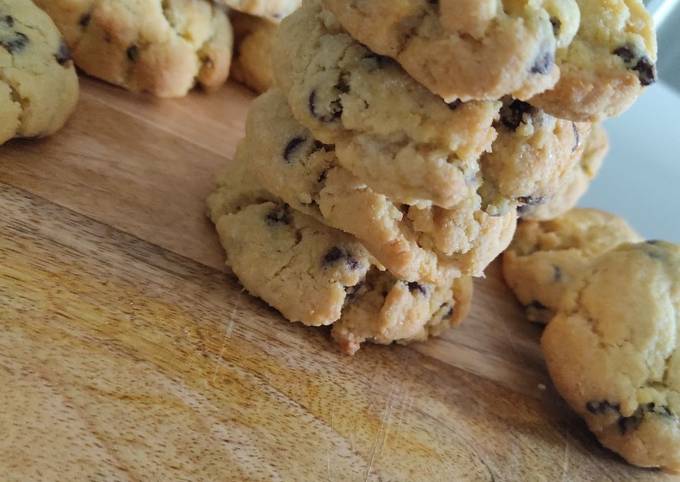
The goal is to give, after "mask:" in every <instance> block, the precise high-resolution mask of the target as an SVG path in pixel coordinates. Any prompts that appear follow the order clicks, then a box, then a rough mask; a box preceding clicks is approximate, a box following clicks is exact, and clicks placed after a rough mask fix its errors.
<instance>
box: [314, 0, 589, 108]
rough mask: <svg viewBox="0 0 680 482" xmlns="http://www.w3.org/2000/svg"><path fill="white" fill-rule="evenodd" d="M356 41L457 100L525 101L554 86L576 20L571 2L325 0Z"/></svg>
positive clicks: (552, 0)
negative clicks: (557, 59) (508, 98)
mask: <svg viewBox="0 0 680 482" xmlns="http://www.w3.org/2000/svg"><path fill="white" fill-rule="evenodd" d="M323 3H324V5H325V7H326V8H328V9H329V10H331V11H332V12H333V13H334V14H335V15H336V16H337V17H338V20H339V21H340V23H341V24H342V25H343V26H344V27H345V28H346V29H347V31H348V32H349V33H350V34H351V35H352V36H353V37H354V38H356V39H357V40H359V41H360V42H362V43H363V44H365V45H367V46H368V47H369V48H370V49H371V50H373V51H374V52H377V53H378V54H381V55H386V56H389V57H392V58H394V59H396V60H397V61H398V62H399V63H400V64H401V65H402V66H403V67H404V68H405V69H406V71H407V72H408V73H409V74H411V75H412V76H413V77H414V78H415V79H416V80H417V81H418V82H420V83H421V84H423V85H425V86H426V87H427V88H428V89H429V90H431V91H432V92H434V93H436V94H438V95H440V96H441V97H443V98H444V99H446V100H447V101H449V102H451V101H454V100H456V99H460V100H463V101H467V100H471V99H487V100H488V99H499V98H501V97H503V96H506V95H513V96H514V97H517V98H520V99H527V98H529V97H532V96H533V95H535V94H537V93H540V92H542V91H544V90H546V89H549V88H551V87H553V86H554V85H555V82H556V81H557V80H558V78H559V75H560V72H559V70H560V69H559V68H558V66H557V65H556V64H555V55H556V50H557V48H558V47H566V46H567V45H569V43H570V42H571V40H572V38H573V36H574V34H575V33H576V30H577V29H578V25H579V17H580V15H579V9H578V7H577V6H576V3H575V2H574V0H549V1H543V0H539V1H535V2H511V1H507V0H503V1H498V0H439V1H434V2H433V1H429V0H411V1H396V2H395V1H394V0H371V1H366V0H323Z"/></svg>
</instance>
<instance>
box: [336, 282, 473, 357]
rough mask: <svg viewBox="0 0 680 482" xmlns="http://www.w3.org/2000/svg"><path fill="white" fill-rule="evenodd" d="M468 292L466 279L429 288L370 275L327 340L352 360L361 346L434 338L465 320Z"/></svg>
mask: <svg viewBox="0 0 680 482" xmlns="http://www.w3.org/2000/svg"><path fill="white" fill-rule="evenodd" d="M472 289H473V287H472V279H471V278H469V277H464V278H455V279H450V280H447V281H445V282H442V283H441V284H438V285H431V284H423V283H414V282H411V283H409V282H405V281H398V280H396V279H395V278H394V277H393V276H391V275H390V274H388V273H385V272H380V271H375V270H374V271H372V272H371V273H369V274H368V276H367V277H366V281H365V282H364V283H363V284H362V285H361V286H360V287H359V288H358V289H357V291H356V292H355V293H354V294H353V295H352V300H351V301H350V302H349V303H348V305H347V307H346V308H345V311H344V313H343V315H342V318H341V319H340V320H339V321H338V322H337V323H335V324H334V325H333V330H332V332H331V333H332V336H333V339H334V340H335V341H336V342H337V343H338V344H339V345H340V349H341V350H342V351H343V352H345V353H347V354H350V355H352V354H354V353H356V351H357V350H358V349H359V348H360V347H361V344H362V343H364V342H366V341H370V342H372V343H379V344H383V345H389V344H390V343H394V342H398V343H401V344H405V343H411V342H415V341H425V340H427V339H428V338H430V337H433V336H439V335H440V334H441V333H442V332H443V331H445V330H446V329H448V328H451V327H453V326H456V325H458V324H459V323H460V322H461V321H462V320H463V319H464V318H465V317H466V316H467V315H468V313H469V311H470V304H471V301H472Z"/></svg>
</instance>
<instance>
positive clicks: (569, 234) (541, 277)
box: [503, 209, 642, 323]
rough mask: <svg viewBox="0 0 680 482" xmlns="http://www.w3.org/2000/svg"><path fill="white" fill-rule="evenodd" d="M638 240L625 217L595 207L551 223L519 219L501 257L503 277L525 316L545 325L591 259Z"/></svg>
mask: <svg viewBox="0 0 680 482" xmlns="http://www.w3.org/2000/svg"><path fill="white" fill-rule="evenodd" d="M641 240H642V238H641V237H640V235H639V234H637V233H636V232H635V231H634V230H633V229H632V228H631V227H630V226H629V225H628V224H627V223H626V222H625V221H624V220H623V219H621V218H620V217H618V216H616V215H614V214H610V213H606V212H604V211H598V210H596V209H572V210H571V211H569V212H567V213H566V214H565V215H563V216H561V217H559V218H557V219H554V220H552V221H543V222H539V221H522V222H521V223H520V224H519V226H518V227H517V232H516V233H515V238H514V240H513V241H512V244H511V245H510V247H509V248H508V250H507V251H505V253H504V254H503V276H504V277H505V280H506V282H507V284H508V286H510V288H511V289H512V291H513V292H514V293H515V295H516V296H517V299H518V300H519V301H520V303H522V304H523V305H524V306H526V308H527V315H528V318H529V319H530V320H531V321H534V322H539V323H548V322H549V321H550V319H551V318H552V316H553V315H554V313H555V311H556V310H557V308H558V306H559V303H560V300H561V299H562V296H563V295H564V293H565V291H566V290H567V288H568V287H569V286H570V285H571V284H572V283H573V282H574V280H576V279H577V278H578V277H579V275H580V274H581V272H582V271H583V270H585V269H586V268H587V267H588V266H589V265H590V263H591V262H592V260H593V259H595V258H596V257H597V256H599V255H601V254H603V253H605V252H607V251H609V250H612V249H614V248H615V247H617V246H618V245H620V244H622V243H632V242H638V241H641Z"/></svg>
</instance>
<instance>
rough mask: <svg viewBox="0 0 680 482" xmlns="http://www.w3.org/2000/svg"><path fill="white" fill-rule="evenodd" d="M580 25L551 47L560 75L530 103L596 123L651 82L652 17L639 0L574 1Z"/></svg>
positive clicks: (653, 72) (619, 110)
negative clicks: (558, 45)
mask: <svg viewBox="0 0 680 482" xmlns="http://www.w3.org/2000/svg"><path fill="white" fill-rule="evenodd" d="M577 3H578V6H579V8H580V10H581V25H580V28H579V30H578V33H577V34H576V37H575V38H574V40H573V42H572V43H571V44H570V45H569V46H568V47H566V48H563V49H560V50H558V52H557V64H558V65H559V66H560V72H561V76H560V80H559V82H558V83H557V85H556V86H555V87H554V88H553V89H551V90H550V91H548V92H545V93H543V94H540V95H538V96H536V97H535V98H533V99H532V100H531V103H532V104H534V105H536V106H538V107H541V108H542V109H544V110H545V111H546V112H549V113H550V114H552V115H554V116H556V117H560V118H563V119H570V120H574V121H590V122H596V121H599V120H601V119H603V118H605V117H614V116H617V115H619V114H621V113H622V112H624V111H625V110H626V109H628V107H630V105H631V104H632V103H633V102H634V101H635V99H637V98H638V96H639V95H640V94H641V93H642V91H643V90H644V89H645V87H647V86H648V85H650V84H653V83H654V82H655V81H656V65H655V64H656V57H657V45H656V36H655V32H654V22H653V20H652V17H651V15H650V14H649V12H647V10H646V9H645V6H644V4H643V2H642V1H641V0H608V1H606V2H603V1H601V0H577Z"/></svg>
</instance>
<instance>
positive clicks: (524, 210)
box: [519, 124, 609, 221]
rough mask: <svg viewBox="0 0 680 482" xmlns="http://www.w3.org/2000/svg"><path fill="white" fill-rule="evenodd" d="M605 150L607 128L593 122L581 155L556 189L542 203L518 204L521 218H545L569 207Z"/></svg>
mask: <svg viewBox="0 0 680 482" xmlns="http://www.w3.org/2000/svg"><path fill="white" fill-rule="evenodd" d="M608 151H609V139H608V137H607V132H606V131H605V130H604V127H602V126H601V125H599V124H596V125H594V126H593V128H592V129H591V131H590V135H589V136H588V138H587V139H586V140H585V146H584V150H583V155H582V156H581V159H580V160H579V162H577V163H576V164H575V165H574V166H573V167H572V168H571V171H570V172H569V173H567V175H566V176H565V177H564V179H563V181H562V185H561V186H560V188H559V189H558V191H557V193H556V194H555V195H553V196H552V197H549V198H548V199H547V200H546V202H545V203H543V204H538V205H535V206H529V205H525V206H523V207H521V208H520V210H519V213H520V216H521V217H522V218H523V219H532V220H536V221H547V220H549V219H555V218H557V217H559V216H561V215H563V214H564V213H566V212H567V211H569V210H570V209H572V208H573V207H574V206H576V204H577V203H578V202H579V200H580V199H581V197H583V195H584V194H585V193H586V191H588V188H589V187H590V184H591V182H592V181H593V179H594V178H595V177H596V176H597V173H598V172H599V171H600V167H602V162H603V161H604V158H605V156H606V155H607V152H608Z"/></svg>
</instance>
